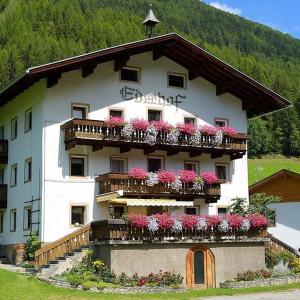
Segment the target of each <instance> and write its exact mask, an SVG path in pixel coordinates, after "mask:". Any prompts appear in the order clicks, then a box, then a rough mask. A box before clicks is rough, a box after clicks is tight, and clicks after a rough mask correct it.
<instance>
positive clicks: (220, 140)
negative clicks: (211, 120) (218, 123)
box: [213, 130, 223, 146]
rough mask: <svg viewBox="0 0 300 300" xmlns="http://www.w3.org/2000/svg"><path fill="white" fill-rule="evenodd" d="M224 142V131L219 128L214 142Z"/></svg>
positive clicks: (217, 143) (219, 143)
mask: <svg viewBox="0 0 300 300" xmlns="http://www.w3.org/2000/svg"><path fill="white" fill-rule="evenodd" d="M222 142H223V132H222V131H221V130H218V131H217V133H216V135H215V136H214V138H213V143H214V144H215V145H217V146H219V145H221V144H222Z"/></svg>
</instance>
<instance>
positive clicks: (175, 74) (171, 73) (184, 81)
mask: <svg viewBox="0 0 300 300" xmlns="http://www.w3.org/2000/svg"><path fill="white" fill-rule="evenodd" d="M170 75H171V76H178V77H183V87H179V86H173V85H170V80H169V76H170ZM167 83H168V88H172V89H180V90H186V89H187V76H186V74H184V73H177V72H168V73H167Z"/></svg>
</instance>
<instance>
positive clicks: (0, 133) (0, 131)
mask: <svg viewBox="0 0 300 300" xmlns="http://www.w3.org/2000/svg"><path fill="white" fill-rule="evenodd" d="M0 140H4V126H0Z"/></svg>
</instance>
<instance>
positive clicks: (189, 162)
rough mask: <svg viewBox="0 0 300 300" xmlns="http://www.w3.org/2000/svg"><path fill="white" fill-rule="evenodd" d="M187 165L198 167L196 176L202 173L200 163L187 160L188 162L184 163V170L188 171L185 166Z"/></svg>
mask: <svg viewBox="0 0 300 300" xmlns="http://www.w3.org/2000/svg"><path fill="white" fill-rule="evenodd" d="M186 164H194V165H196V171H195V172H196V174H199V172H200V166H199V165H200V164H199V161H196V160H186V161H184V162H183V169H184V170H187V169H186V168H185V166H186Z"/></svg>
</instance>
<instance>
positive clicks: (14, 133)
mask: <svg viewBox="0 0 300 300" xmlns="http://www.w3.org/2000/svg"><path fill="white" fill-rule="evenodd" d="M10 132H11V134H10V138H11V140H14V139H16V138H17V136H18V118H14V119H12V120H11V130H10Z"/></svg>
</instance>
